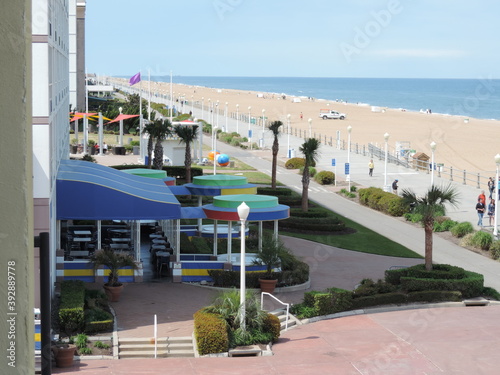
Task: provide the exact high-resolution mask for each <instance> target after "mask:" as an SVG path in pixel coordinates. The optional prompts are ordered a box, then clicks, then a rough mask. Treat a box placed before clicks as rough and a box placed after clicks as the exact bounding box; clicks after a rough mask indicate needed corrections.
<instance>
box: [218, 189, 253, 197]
mask: <svg viewBox="0 0 500 375" xmlns="http://www.w3.org/2000/svg"><path fill="white" fill-rule="evenodd" d="M220 192H221V195H233V194H257V187H250V188H243V189H221V191H220Z"/></svg>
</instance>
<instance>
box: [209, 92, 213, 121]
mask: <svg viewBox="0 0 500 375" xmlns="http://www.w3.org/2000/svg"><path fill="white" fill-rule="evenodd" d="M208 110H209V111H210V113H209V115H208V121H210V124H213V123H214V116H213V112H212V100H211V99H210V98H208Z"/></svg>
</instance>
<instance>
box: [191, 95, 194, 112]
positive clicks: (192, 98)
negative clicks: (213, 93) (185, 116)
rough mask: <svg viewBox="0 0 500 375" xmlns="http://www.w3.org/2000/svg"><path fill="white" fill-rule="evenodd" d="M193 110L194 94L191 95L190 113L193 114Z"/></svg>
mask: <svg viewBox="0 0 500 375" xmlns="http://www.w3.org/2000/svg"><path fill="white" fill-rule="evenodd" d="M193 111H194V95H191V114H193Z"/></svg>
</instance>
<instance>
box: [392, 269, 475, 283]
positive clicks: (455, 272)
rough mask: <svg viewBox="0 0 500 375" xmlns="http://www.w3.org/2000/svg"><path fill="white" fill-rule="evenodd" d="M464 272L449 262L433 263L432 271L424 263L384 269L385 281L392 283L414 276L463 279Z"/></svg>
mask: <svg viewBox="0 0 500 375" xmlns="http://www.w3.org/2000/svg"><path fill="white" fill-rule="evenodd" d="M466 272H467V271H465V270H464V269H463V268H461V267H456V266H451V265H449V264H435V265H434V266H433V267H432V271H427V270H426V269H425V265H424V264H417V265H416V266H412V267H408V268H402V269H397V270H387V271H385V281H386V282H388V283H390V284H393V285H399V284H401V278H402V277H415V278H421V279H425V278H428V279H463V278H465V277H466Z"/></svg>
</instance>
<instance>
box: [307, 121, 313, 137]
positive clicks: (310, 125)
mask: <svg viewBox="0 0 500 375" xmlns="http://www.w3.org/2000/svg"><path fill="white" fill-rule="evenodd" d="M307 122H308V123H309V138H311V137H312V122H313V119H312V118H310V119H309V120H307Z"/></svg>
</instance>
